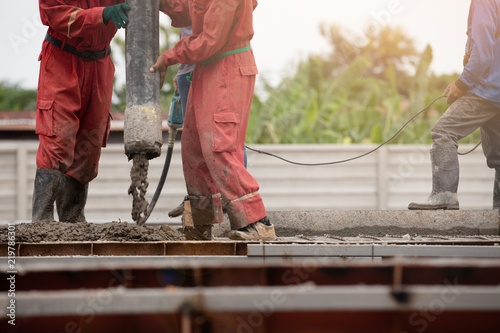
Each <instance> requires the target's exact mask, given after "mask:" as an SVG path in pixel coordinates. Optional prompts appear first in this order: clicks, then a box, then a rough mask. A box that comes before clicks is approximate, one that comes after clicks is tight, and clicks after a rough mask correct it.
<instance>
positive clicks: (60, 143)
mask: <svg viewBox="0 0 500 333" xmlns="http://www.w3.org/2000/svg"><path fill="white" fill-rule="evenodd" d="M80 74H81V70H80V67H79V66H78V59H76V57H75V56H72V55H69V56H68V54H67V52H65V51H62V50H60V49H58V48H56V47H54V46H52V45H50V44H48V43H47V42H45V43H44V45H43V48H42V53H41V64H40V78H39V85H38V96H37V119H36V133H37V134H38V136H39V141H40V143H39V147H38V151H37V156H36V164H37V168H38V169H37V173H36V176H35V187H34V191H33V207H32V211H33V221H36V220H39V219H45V218H48V217H51V218H53V211H54V200H55V198H56V194H57V193H56V192H57V191H58V190H59V185H60V182H61V177H62V176H61V173H64V172H65V171H66V170H68V168H69V167H70V166H71V164H72V163H73V157H74V146H75V141H76V133H77V131H78V126H79V120H78V117H77V115H76V113H77V112H78V110H79V108H80V104H81V103H80V81H79V77H80ZM40 212H45V213H40Z"/></svg>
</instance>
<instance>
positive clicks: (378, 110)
mask: <svg viewBox="0 0 500 333" xmlns="http://www.w3.org/2000/svg"><path fill="white" fill-rule="evenodd" d="M322 31H323V35H324V36H325V37H326V38H328V40H329V41H330V43H331V44H332V52H331V53H330V54H327V55H322V56H318V55H311V56H310V57H309V58H308V59H307V60H305V61H303V62H301V63H300V64H299V66H298V68H297V70H296V72H295V73H294V74H293V75H291V76H289V77H286V78H284V79H283V81H282V82H281V83H280V84H279V85H278V86H276V87H272V86H271V85H269V84H266V82H264V85H263V87H264V88H263V89H264V91H265V96H269V97H267V98H266V99H262V98H260V97H259V96H255V97H254V103H253V105H252V113H251V115H250V121H249V127H248V132H247V142H255V143H381V142H383V141H385V140H387V139H389V138H390V137H391V136H392V135H393V134H394V133H396V132H397V131H398V130H399V129H400V128H401V127H402V126H403V125H404V124H405V123H406V121H407V120H408V119H410V118H411V117H412V116H413V115H414V114H415V113H416V112H417V111H419V110H421V109H423V108H424V107H425V106H426V105H427V104H429V103H430V102H431V101H432V100H433V99H435V98H436V97H438V96H440V95H441V94H442V92H443V91H444V89H445V87H446V85H447V84H448V83H450V82H453V81H454V80H456V75H455V76H449V75H446V76H436V75H434V74H433V73H430V65H431V63H432V57H433V55H432V48H431V47H430V46H427V47H426V48H425V50H424V51H423V52H421V53H419V52H417V51H416V50H415V48H414V46H413V44H414V43H413V40H412V39H411V38H409V37H408V36H405V35H404V34H403V33H402V31H401V30H400V29H399V28H390V27H386V28H384V29H382V30H380V32H379V34H372V33H370V32H367V34H366V39H365V40H363V41H362V43H361V42H355V38H354V37H353V36H352V34H351V33H350V32H349V31H347V30H344V29H342V28H340V27H338V26H332V27H329V28H326V27H325V26H323V27H322ZM446 108H447V105H446V102H445V101H444V100H440V101H439V102H437V103H435V104H434V105H433V106H432V108H430V110H428V111H427V112H426V113H424V114H422V115H420V116H419V117H418V118H416V119H415V120H414V121H413V122H411V123H410V124H409V125H408V126H407V127H406V129H405V131H404V132H402V133H401V134H400V135H398V136H397V137H396V139H395V140H394V141H393V143H413V144H418V143H430V142H431V137H430V129H431V128H432V126H433V125H434V123H435V122H436V120H437V119H438V118H439V116H440V115H441V114H442V113H443V112H444V111H445V110H446ZM477 141H478V136H477V133H476V134H474V135H473V136H470V137H468V138H467V139H466V140H465V141H464V142H477Z"/></svg>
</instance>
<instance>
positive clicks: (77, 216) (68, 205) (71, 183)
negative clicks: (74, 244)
mask: <svg viewBox="0 0 500 333" xmlns="http://www.w3.org/2000/svg"><path fill="white" fill-rule="evenodd" d="M62 179H63V180H62V182H61V186H60V188H59V192H58V195H57V199H56V206H57V214H58V215H59V221H61V222H87V221H86V219H85V214H84V210H85V204H86V203H87V194H88V188H89V184H85V185H84V184H82V183H80V182H79V181H78V180H76V179H75V178H73V177H71V176H68V175H63V177H62Z"/></svg>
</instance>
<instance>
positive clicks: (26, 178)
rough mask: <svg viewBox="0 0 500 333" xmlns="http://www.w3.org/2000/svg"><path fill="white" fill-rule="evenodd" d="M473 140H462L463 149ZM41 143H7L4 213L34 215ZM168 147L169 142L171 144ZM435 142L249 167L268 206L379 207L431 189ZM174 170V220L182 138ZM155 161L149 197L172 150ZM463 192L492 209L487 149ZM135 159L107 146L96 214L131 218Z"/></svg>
mask: <svg viewBox="0 0 500 333" xmlns="http://www.w3.org/2000/svg"><path fill="white" fill-rule="evenodd" d="M255 148H257V149H261V150H264V151H267V152H270V153H274V154H277V155H280V156H282V157H284V158H287V159H289V160H292V161H296V162H301V163H323V162H330V161H337V160H342V159H346V158H351V157H354V156H357V155H360V154H362V153H365V152H367V151H369V150H371V149H373V148H374V146H372V145H346V146H344V145H257V146H255ZM470 148H471V146H464V147H461V149H460V150H461V151H466V150H468V149H470ZM36 149H37V144H36V143H32V142H2V143H0V168H1V170H2V172H1V173H0V181H1V184H2V186H1V187H0V220H29V219H30V216H31V200H32V192H33V181H34V176H35V170H36V167H35V156H36ZM165 149H166V148H165ZM429 149H430V147H429V146H419V145H391V146H386V147H383V148H381V149H379V150H378V151H376V152H375V153H373V154H371V155H368V156H366V157H363V158H361V159H358V160H355V161H351V162H348V163H342V164H337V165H329V166H314V167H312V166H299V165H292V164H288V163H285V162H283V161H281V160H278V159H276V158H273V157H270V156H267V155H262V154H258V153H255V152H252V151H248V152H247V153H248V169H249V171H250V172H251V173H252V175H253V176H254V177H255V178H256V179H257V181H258V182H259V185H260V192H261V195H262V197H263V199H264V203H265V205H266V208H267V209H268V210H337V209H338V210H365V209H366V210H378V209H391V210H394V209H406V207H407V205H408V203H409V202H410V201H415V200H423V199H425V198H426V197H427V195H428V194H429V192H430V190H431V167H430V157H429ZM174 150H175V152H174V156H173V158H172V164H171V166H170V171H169V175H168V178H167V181H166V184H165V187H164V189H163V192H162V196H161V198H160V200H159V202H158V203H157V205H156V208H155V211H154V213H153V215H152V216H151V218H150V220H151V221H169V220H170V219H169V218H168V216H167V212H168V210H170V209H172V208H173V207H175V206H177V205H178V204H179V203H180V202H181V200H182V199H183V197H184V195H185V192H186V190H185V185H184V179H183V174H182V165H181V158H180V144H179V143H178V144H176V146H175V149H174ZM165 153H166V151H163V155H162V157H160V158H157V159H155V160H152V161H150V168H149V181H150V185H149V191H148V195H149V198H151V197H152V194H153V193H154V190H155V188H156V185H157V183H158V179H159V176H160V173H161V169H162V167H163V162H164V156H165V155H164V154H165ZM460 163H461V164H460V166H461V170H460V173H461V177H460V186H459V199H460V204H461V208H462V209H491V201H492V187H493V177H494V171H493V170H490V169H489V168H488V167H487V166H486V162H485V158H484V156H483V154H482V151H481V149H480V148H479V149H477V150H476V151H474V152H473V153H471V154H469V155H467V156H461V157H460ZM130 168H131V162H129V161H127V157H126V156H125V154H124V149H123V145H121V144H111V145H109V146H108V147H107V148H105V149H103V153H102V157H101V161H100V168H99V175H98V177H97V178H96V179H95V180H94V181H92V183H91V184H90V187H89V198H88V203H87V207H86V216H87V219H88V220H89V221H119V220H121V221H130V220H131V217H130V211H131V202H132V198H131V197H130V196H129V195H128V194H127V190H128V187H129V185H130V178H129V177H130Z"/></svg>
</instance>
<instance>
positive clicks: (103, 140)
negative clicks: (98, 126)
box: [101, 113, 113, 147]
mask: <svg viewBox="0 0 500 333" xmlns="http://www.w3.org/2000/svg"><path fill="white" fill-rule="evenodd" d="M111 119H113V116H112V115H111V113H110V114H109V116H108V123H107V124H106V130H105V131H104V137H103V139H102V145H101V147H106V144H107V143H108V138H109V132H110V130H111Z"/></svg>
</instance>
